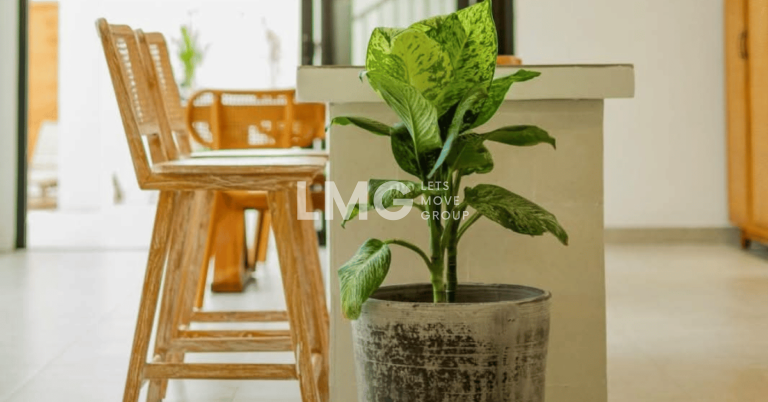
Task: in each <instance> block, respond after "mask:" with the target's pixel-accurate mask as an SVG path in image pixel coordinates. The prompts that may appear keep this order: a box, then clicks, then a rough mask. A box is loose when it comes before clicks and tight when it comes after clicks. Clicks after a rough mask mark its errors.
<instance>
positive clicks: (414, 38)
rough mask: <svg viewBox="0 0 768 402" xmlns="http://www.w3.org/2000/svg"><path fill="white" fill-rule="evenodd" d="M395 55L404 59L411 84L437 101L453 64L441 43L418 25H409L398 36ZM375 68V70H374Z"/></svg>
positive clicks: (431, 100) (394, 46)
mask: <svg viewBox="0 0 768 402" xmlns="http://www.w3.org/2000/svg"><path fill="white" fill-rule="evenodd" d="M392 56H394V57H397V58H398V59H399V60H402V61H403V64H404V66H405V71H406V73H407V75H406V76H405V77H404V78H405V79H406V81H405V82H407V83H409V84H411V85H412V86H413V87H414V88H416V89H417V90H418V91H419V92H421V94H422V95H424V97H425V98H426V99H427V100H429V101H430V102H433V103H434V102H436V101H437V98H438V97H439V96H440V94H441V93H442V91H443V89H444V88H445V86H446V85H447V84H448V83H449V82H450V81H451V77H452V75H453V65H452V64H451V60H450V59H449V57H448V53H447V52H445V51H444V50H443V48H442V47H441V46H440V43H438V42H436V41H434V40H432V39H431V38H430V37H429V36H427V35H426V34H425V33H424V32H422V31H419V30H417V29H406V30H405V31H403V32H401V33H399V34H398V35H397V36H395V39H394V41H393V43H392ZM373 71H375V70H373Z"/></svg>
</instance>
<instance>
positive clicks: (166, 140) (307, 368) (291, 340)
mask: <svg viewBox="0 0 768 402" xmlns="http://www.w3.org/2000/svg"><path fill="white" fill-rule="evenodd" d="M97 25H98V31H99V34H100V37H101V40H102V45H103V48H104V53H105V56H106V60H107V65H108V67H109V72H110V75H111V78H112V83H113V86H114V90H115V96H116V98H117V102H118V106H119V108H120V114H121V117H122V121H123V127H124V129H125V133H126V137H127V139H128V145H129V149H130V152H131V157H132V159H133V164H134V169H135V172H136V178H137V180H138V183H139V185H140V187H141V188H142V189H148V190H160V199H159V202H158V206H157V212H156V217H155V225H154V230H153V234H152V242H151V245H150V250H149V258H148V262H147V270H146V274H145V278H144V287H143V289H142V296H141V302H140V305H139V314H138V319H137V323H136V332H135V335H134V341H133V350H132V353H131V358H130V365H129V369H128V378H127V381H126V386H125V394H124V398H123V400H124V402H136V401H137V400H138V398H139V392H140V389H141V386H142V384H143V383H144V382H146V381H149V383H150V388H149V392H148V398H147V399H148V401H151V402H155V401H159V400H161V399H162V398H163V397H164V392H165V391H164V390H165V384H166V383H167V381H168V379H181V378H186V379H297V380H298V381H299V386H300V389H301V394H302V399H303V400H304V401H306V402H321V401H322V402H325V401H327V400H328V381H327V376H328V318H327V309H326V304H325V296H324V294H323V283H322V275H321V272H320V266H319V258H318V253H317V240H316V237H315V236H316V235H315V232H314V227H313V224H312V221H300V220H298V217H297V213H296V211H297V207H298V205H297V182H301V181H304V182H309V181H311V180H312V178H313V177H315V176H316V175H317V174H318V173H320V172H321V171H322V170H323V168H324V166H325V163H326V158H325V157H324V156H318V155H307V156H284V157H242V158H225V157H216V158H183V157H182V156H181V154H182V153H183V151H181V152H180V150H179V145H178V144H177V141H176V140H175V139H174V134H173V130H172V129H171V127H170V126H169V119H168V116H167V112H166V110H165V109H164V107H163V104H162V101H161V99H159V98H160V91H159V88H158V82H157V80H156V78H155V77H154V76H153V75H152V74H147V69H148V68H149V67H151V66H149V63H147V62H145V61H146V60H149V57H148V56H149V55H146V54H145V55H142V54H141V51H140V47H139V45H138V43H139V41H141V40H143V38H142V34H141V33H140V32H139V33H135V32H134V31H133V30H132V29H131V28H130V27H128V26H125V25H109V24H107V22H106V21H105V20H104V19H100V20H99V21H98V22H97ZM137 37H138V39H137ZM148 66H149V67H148ZM245 190H259V191H266V192H267V194H268V196H267V199H268V204H269V208H270V210H271V211H272V225H273V231H274V233H275V238H276V243H277V250H278V255H279V260H280V270H281V276H282V282H283V288H284V292H285V299H286V307H287V318H288V322H289V326H290V327H289V330H287V331H285V330H271V331H269V330H262V331H233V330H227V331H225V330H218V331H214V330H210V331H194V330H191V329H190V327H189V323H190V321H191V319H192V313H193V310H192V307H193V305H194V298H195V291H196V286H197V278H198V277H199V274H200V267H201V263H202V259H203V254H204V251H205V240H206V235H207V227H208V224H209V220H210V208H211V201H212V199H213V194H214V192H215V191H245ZM163 278H164V279H163ZM161 283H162V292H161ZM161 293H162V299H163V303H162V305H161V307H160V319H159V320H158V323H157V327H158V332H157V339H156V349H155V353H154V354H153V356H152V358H151V360H150V361H148V359H147V352H148V350H149V343H150V337H151V333H152V330H153V326H154V325H153V324H154V319H155V314H156V311H157V308H158V301H159V300H160V296H161ZM249 317H250V318H259V316H258V315H257V314H255V313H251V314H250V315H249ZM261 318H263V320H264V321H272V320H274V319H275V318H282V317H274V314H273V313H272V312H265V313H264V314H263V316H262V317H261ZM238 351H239V352H254V351H292V352H293V354H294V356H295V363H292V364H227V363H222V364H210V363H184V362H183V358H184V353H186V352H238Z"/></svg>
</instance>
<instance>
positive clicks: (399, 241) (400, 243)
mask: <svg viewBox="0 0 768 402" xmlns="http://www.w3.org/2000/svg"><path fill="white" fill-rule="evenodd" d="M384 243H385V244H397V245H398V246H403V247H405V248H409V249H411V250H413V251H415V252H416V254H418V255H419V256H421V258H422V259H423V260H424V262H425V263H426V264H427V268H430V267H431V262H430V261H429V257H427V253H425V252H424V251H422V250H421V249H420V248H419V247H418V246H416V245H415V244H413V243H411V242H408V241H405V240H402V239H390V240H387V241H385V242H384Z"/></svg>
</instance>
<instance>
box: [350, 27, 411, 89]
mask: <svg viewBox="0 0 768 402" xmlns="http://www.w3.org/2000/svg"><path fill="white" fill-rule="evenodd" d="M402 31H403V30H402V29H399V28H375V29H374V30H373V33H371V39H370V40H369V41H368V50H367V53H366V56H365V68H366V69H368V70H370V71H380V72H384V73H385V74H387V75H389V76H392V77H398V78H401V79H402V77H405V76H406V75H407V72H406V69H405V64H404V63H403V61H402V60H400V59H399V58H397V57H392V41H393V40H394V38H395V36H396V35H397V34H399V33H400V32H402ZM362 78H363V74H362V73H361V75H360V79H361V80H362Z"/></svg>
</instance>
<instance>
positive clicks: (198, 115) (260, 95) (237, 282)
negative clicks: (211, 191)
mask: <svg viewBox="0 0 768 402" xmlns="http://www.w3.org/2000/svg"><path fill="white" fill-rule="evenodd" d="M144 36H145V39H146V42H145V43H146V46H148V47H149V49H148V50H149V54H150V56H151V64H152V66H153V67H154V69H153V72H154V74H156V76H157V81H158V84H159V87H160V90H161V94H162V99H163V103H164V105H165V107H166V110H168V118H169V120H170V126H171V128H172V131H173V132H174V133H175V134H176V135H175V139H176V141H177V143H179V144H180V145H183V146H184V147H183V149H182V150H181V151H182V155H183V156H190V152H191V148H192V147H191V144H190V138H192V139H194V140H195V141H196V142H197V143H199V144H201V145H203V146H205V147H207V148H209V149H212V150H214V152H212V153H211V154H217V153H218V152H216V151H219V150H223V149H226V150H235V149H242V150H245V149H262V150H265V149H274V148H276V147H277V148H282V149H289V148H291V147H308V146H310V145H311V144H312V142H313V141H314V139H316V138H321V139H322V138H324V136H325V105H323V104H316V103H310V104H296V103H295V102H294V100H293V97H294V92H295V91H293V90H273V91H251V90H212V89H206V90H202V91H198V92H197V93H196V94H194V95H193V96H192V97H191V98H190V99H189V100H188V102H187V107H186V110H185V109H184V108H182V106H181V97H180V94H179V89H178V86H177V85H176V80H175V79H174V74H173V69H172V67H171V62H170V57H169V54H168V46H167V44H166V41H165V37H164V36H163V35H162V34H161V33H157V32H151V33H146V34H145V35H144ZM139 45H140V46H141V45H142V44H141V43H140V44H139ZM200 154H201V153H200V152H198V153H196V155H200ZM203 154H208V153H206V152H203ZM230 154H231V153H230ZM245 154H246V155H247V152H246V153H245ZM286 154H290V153H286ZM240 155H242V153H240ZM219 156H220V155H219ZM324 182H325V176H324V175H319V176H318V177H316V178H315V181H314V183H313V185H312V187H310V190H312V191H310V196H311V198H312V205H313V206H314V207H315V208H316V209H319V210H324V209H325V192H324V190H323V185H324ZM246 209H255V210H257V211H258V212H259V221H258V224H257V228H256V234H255V236H254V238H255V241H254V244H253V246H247V245H246V242H245V232H246V230H247V229H248V228H246V227H245V222H244V211H245V210H246ZM211 214H212V217H211V224H210V225H209V228H208V240H207V242H206V246H205V249H206V253H205V257H204V258H203V267H202V271H201V273H200V282H199V284H198V289H197V295H196V298H195V307H196V308H197V309H201V308H202V307H203V298H204V294H205V285H206V279H207V277H208V268H209V265H210V259H211V257H212V256H215V263H214V264H215V265H214V275H213V283H212V285H211V288H212V290H214V291H217V292H240V291H242V290H243V288H244V286H245V284H246V281H247V279H248V278H249V277H250V274H251V272H252V270H253V269H254V268H255V265H256V263H257V262H264V261H265V260H266V253H267V245H268V239H269V228H270V215H269V208H268V205H267V195H266V193H264V192H257V191H248V192H226V193H224V192H217V193H216V195H215V196H214V201H213V208H212V211H211Z"/></svg>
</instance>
